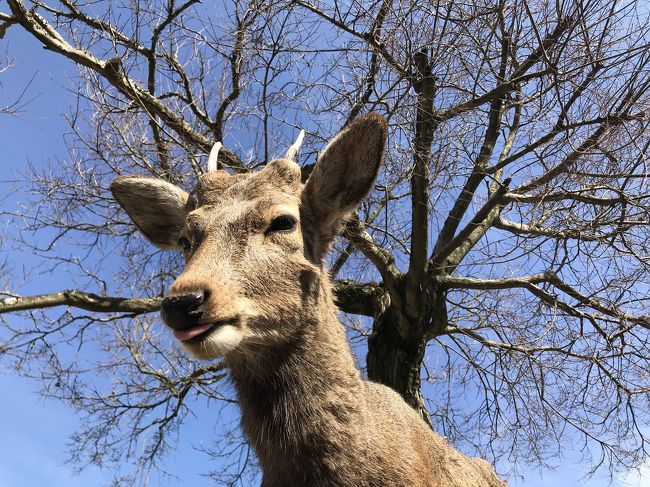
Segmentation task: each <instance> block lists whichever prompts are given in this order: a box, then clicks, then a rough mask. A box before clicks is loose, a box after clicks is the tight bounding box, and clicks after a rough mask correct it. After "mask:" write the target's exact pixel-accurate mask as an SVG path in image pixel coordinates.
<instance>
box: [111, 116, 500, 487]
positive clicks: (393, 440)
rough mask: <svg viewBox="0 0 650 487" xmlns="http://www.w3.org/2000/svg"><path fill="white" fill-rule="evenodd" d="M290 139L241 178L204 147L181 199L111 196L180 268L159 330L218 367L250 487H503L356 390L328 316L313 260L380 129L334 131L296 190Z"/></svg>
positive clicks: (375, 150)
mask: <svg viewBox="0 0 650 487" xmlns="http://www.w3.org/2000/svg"><path fill="white" fill-rule="evenodd" d="M303 134H304V132H301V134H300V136H299V140H297V141H296V143H295V144H294V145H292V146H291V148H290V149H289V151H287V155H286V157H283V158H279V159H276V160H273V161H271V162H269V163H268V164H267V165H266V166H265V167H264V168H263V169H261V170H259V171H255V172H249V173H244V174H230V173H229V172H227V171H225V170H223V169H219V170H217V157H218V151H219V147H220V144H215V147H214V148H213V150H212V151H211V153H210V158H209V160H208V171H207V172H205V173H204V174H202V175H201V176H199V177H198V180H197V183H196V187H195V188H194V190H193V191H192V193H191V194H188V193H187V192H185V191H184V190H182V189H181V188H179V187H177V186H175V185H173V184H171V183H169V182H167V181H164V180H161V179H154V178H148V177H141V176H119V177H117V178H116V179H115V180H114V181H113V182H112V183H111V187H110V189H111V191H112V194H113V195H114V198H115V199H116V200H117V202H118V203H119V204H120V206H121V207H122V208H123V209H124V210H125V211H126V213H127V214H128V216H129V217H130V219H131V221H132V222H133V223H134V224H135V226H136V227H137V228H138V229H139V230H140V231H141V232H142V234H144V236H145V237H146V238H147V239H148V240H149V241H150V242H151V243H152V244H153V245H155V246H157V247H159V248H161V249H170V250H177V251H181V252H183V254H184V258H185V263H186V265H185V268H184V270H183V271H182V273H181V274H180V275H179V276H178V277H177V278H176V279H175V281H174V282H173V283H172V285H171V287H170V288H169V289H168V291H167V293H166V295H165V297H164V299H163V300H162V305H161V316H162V321H163V322H164V323H165V324H166V325H167V326H168V327H169V328H170V329H171V331H172V333H173V336H174V337H175V339H176V340H178V341H179V342H180V345H181V346H182V347H183V348H184V349H185V350H186V351H187V352H189V354H190V355H192V356H194V357H195V358H197V359H203V360H212V359H217V358H220V359H222V360H223V361H224V363H225V364H226V366H227V369H228V372H229V376H230V378H231V380H232V382H233V384H234V389H235V391H236V396H237V400H238V404H239V408H240V412H241V426H242V428H243V431H244V433H245V436H246V438H247V441H249V442H250V444H251V445H252V447H253V448H254V450H255V452H256V455H257V458H258V461H259V465H260V467H261V471H262V487H293V486H309V487H311V486H322V487H334V486H337V487H381V486H384V487H397V486H402V487H404V486H409V487H420V486H421V487H425V486H426V487H451V486H458V487H460V486H472V487H494V486H505V485H506V484H505V483H504V482H502V481H501V480H500V479H499V478H498V477H497V475H496V473H495V471H494V470H493V468H492V467H491V466H490V465H489V464H488V462H487V461H485V460H482V459H478V458H471V457H468V456H465V455H464V454H462V453H460V452H459V451H457V450H455V449H454V448H453V447H452V446H450V445H449V444H448V443H447V441H446V440H445V439H444V438H443V437H441V436H439V435H438V434H437V433H435V432H434V431H433V430H432V429H431V427H430V426H429V425H428V424H427V423H426V422H425V421H424V420H423V419H422V418H421V417H420V415H419V414H418V413H417V412H416V411H415V410H414V409H412V408H411V407H410V406H409V405H407V403H406V402H405V401H404V399H402V397H401V396H400V395H399V394H398V393H397V392H394V391H393V390H392V389H390V388H388V387H386V386H384V385H381V384H378V383H374V382H371V381H369V380H365V379H363V378H362V375H361V372H360V371H359V369H358V368H357V367H356V365H355V362H354V358H353V355H352V352H351V349H350V345H349V343H348V341H347V338H346V334H345V329H344V327H343V325H342V323H341V322H340V321H339V318H338V315H337V313H338V310H337V308H336V306H335V304H334V298H333V292H332V284H331V280H330V277H329V274H328V271H327V269H326V268H325V263H324V258H325V256H326V254H327V252H328V250H329V248H330V246H331V244H332V242H333V240H334V239H335V238H336V237H337V235H338V234H339V233H340V231H341V230H342V226H343V225H344V223H345V221H346V219H347V218H349V217H350V215H351V214H352V213H353V212H354V211H355V210H356V208H357V206H358V205H359V203H360V202H361V201H362V200H363V199H364V198H365V197H366V196H367V194H368V193H369V191H370V189H371V187H372V186H373V184H374V181H375V179H376V177H377V175H378V172H379V169H380V166H381V164H382V160H383V158H384V151H385V145H386V140H387V123H386V121H385V119H384V118H383V117H382V116H380V115H377V114H374V113H373V114H368V115H365V116H363V117H361V118H359V119H357V120H356V121H354V122H352V123H350V124H348V125H347V126H346V127H344V129H343V130H341V131H340V132H339V133H338V134H337V135H336V136H335V137H334V138H333V139H331V140H330V142H329V143H328V144H327V145H326V147H325V149H324V150H322V151H321V152H320V154H319V156H318V158H317V162H316V165H315V166H314V168H313V171H312V173H311V175H310V176H309V178H308V179H307V181H306V182H304V183H303V182H302V181H301V169H300V166H299V165H298V164H297V163H296V162H295V160H294V159H295V155H296V153H297V151H298V149H299V147H300V145H301V142H302V137H303Z"/></svg>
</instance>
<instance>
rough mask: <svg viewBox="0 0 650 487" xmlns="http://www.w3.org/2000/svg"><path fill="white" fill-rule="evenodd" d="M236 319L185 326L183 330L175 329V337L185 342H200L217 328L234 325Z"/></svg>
mask: <svg viewBox="0 0 650 487" xmlns="http://www.w3.org/2000/svg"><path fill="white" fill-rule="evenodd" d="M235 321H236V320H234V319H230V320H219V321H213V322H211V323H204V324H202V325H196V326H192V327H191V328H183V329H182V330H174V337H175V338H176V339H177V340H179V341H181V342H183V343H190V344H191V343H198V342H200V341H202V340H205V339H206V338H207V337H208V335H210V334H211V333H212V332H214V331H215V330H216V329H217V328H220V327H222V326H224V325H232V324H234V322H235Z"/></svg>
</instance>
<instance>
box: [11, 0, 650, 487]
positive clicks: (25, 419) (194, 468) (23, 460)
mask: <svg viewBox="0 0 650 487" xmlns="http://www.w3.org/2000/svg"><path fill="white" fill-rule="evenodd" d="M0 5H1V4H0ZM5 56H6V57H8V58H11V59H13V61H14V63H15V66H14V67H13V68H12V69H10V70H9V71H7V72H5V73H3V74H0V83H1V86H0V107H1V106H6V105H7V104H9V103H12V102H13V101H14V100H15V99H16V97H17V95H19V94H20V92H21V91H22V90H23V88H24V87H25V86H26V85H27V84H28V83H29V81H30V79H32V78H33V80H32V83H31V85H30V86H29V87H28V89H27V94H26V97H25V100H31V102H30V103H28V104H27V106H25V107H24V109H23V111H22V113H20V114H19V115H18V116H16V117H14V116H8V115H0V144H1V147H2V159H0V198H3V197H5V196H7V199H6V200H5V201H4V203H3V204H4V205H5V207H10V206H12V205H13V204H15V203H16V202H18V201H19V199H20V197H21V195H20V194H15V193H12V192H11V188H12V187H11V184H10V183H9V181H11V180H13V179H16V178H17V174H18V172H19V171H20V170H21V169H24V168H25V165H26V164H27V162H28V161H31V162H32V163H34V164H35V165H42V164H44V163H47V162H48V161H51V160H53V159H55V158H56V157H57V156H59V157H65V155H66V151H65V145H64V142H63V133H64V132H65V131H66V128H67V125H66V122H65V120H64V118H63V114H65V113H66V112H67V111H68V108H69V107H70V106H71V105H72V103H73V102H74V97H73V95H72V94H71V93H69V92H68V91H67V89H66V88H69V87H71V86H72V82H71V81H69V79H68V78H69V77H70V76H74V73H75V70H74V67H72V66H71V65H70V64H69V62H67V61H64V60H63V59H62V58H60V57H59V56H58V55H56V54H53V53H50V52H48V51H45V50H43V49H42V48H41V47H40V46H39V45H38V43H36V42H34V41H33V40H32V39H31V38H29V37H27V36H26V35H24V34H22V33H21V32H19V31H18V29H9V31H8V33H7V35H6V37H5V38H4V39H3V40H0V58H3V57H5ZM0 201H1V200H0ZM0 223H4V222H0ZM6 255H7V252H6V249H2V258H4V257H5V256H6ZM9 256H10V258H11V260H12V261H13V265H14V267H15V268H20V267H21V265H22V264H26V265H29V259H30V256H28V255H24V254H10V255H9ZM10 286H11V290H12V291H16V292H19V293H22V294H35V293H40V292H52V291H57V290H61V289H65V288H68V287H73V283H71V282H66V276H65V275H63V276H56V279H51V278H49V276H39V277H37V278H34V279H31V280H30V281H29V282H28V283H26V284H25V283H21V282H12V283H10ZM38 387H39V385H38V384H37V383H35V382H32V381H29V380H28V379H25V378H19V377H17V376H16V375H15V374H12V373H11V371H8V370H6V369H0V390H1V391H2V394H1V395H0V418H2V421H0V425H1V427H0V487H40V486H48V487H58V486H61V487H75V486H82V485H83V486H87V485H106V484H108V483H109V482H110V480H111V478H112V475H111V472H102V471H100V470H98V469H96V468H89V469H87V470H84V471H83V472H82V473H80V474H75V472H74V469H73V467H72V465H69V464H66V463H65V460H66V453H65V450H66V443H67V441H68V437H69V435H70V434H72V433H73V432H74V430H75V429H76V426H77V424H78V421H79V417H78V416H77V415H75V413H74V411H72V410H71V409H70V408H68V407H67V406H65V405H62V404H60V403H57V402H54V401H52V400H45V399H43V398H41V397H40V396H39V395H38V393H37V391H38ZM206 416H207V417H208V418H209V416H210V411H208V410H200V411H197V415H196V417H195V418H194V419H191V420H190V421H189V423H188V424H186V425H185V427H184V428H183V430H182V432H181V438H180V441H179V444H178V450H177V452H176V453H175V454H173V455H170V457H169V458H168V460H167V461H166V465H165V466H166V468H167V469H168V470H169V471H170V472H171V473H172V474H174V475H176V476H177V479H176V480H174V479H167V480H164V481H160V482H162V483H161V484H160V485H169V486H170V487H172V486H182V485H188V486H193V487H203V486H208V485H214V484H213V483H212V482H211V481H210V480H209V479H207V478H205V477H202V476H200V475H199V473H201V472H206V471H208V470H210V469H211V468H216V467H215V466H210V465H209V463H208V459H207V457H206V456H205V455H203V454H202V453H199V452H197V451H196V449H195V448H194V446H196V445H200V444H202V443H203V442H209V435H210V434H211V428H212V425H213V421H212V420H211V419H207V420H205V419H203V420H202V418H205V417H206ZM206 421H207V424H208V425H209V427H208V428H206V427H205V424H206ZM579 458H580V454H579V452H568V453H567V455H566V457H565V458H562V459H558V460H557V461H556V462H555V463H556V465H557V469H556V470H555V471H554V472H544V473H543V474H540V472H538V471H534V470H532V471H526V472H525V479H524V481H521V480H517V479H511V481H510V485H512V486H523V485H526V486H527V487H536V486H545V485H551V486H564V485H567V486H569V485H588V486H594V487H600V486H606V485H613V486H617V487H622V486H629V487H648V486H650V462H648V465H647V468H645V469H644V471H643V475H644V476H645V477H644V479H642V478H639V476H638V474H636V473H631V474H629V475H623V476H620V477H619V478H615V479H613V481H610V479H609V477H607V476H597V477H594V478H591V479H588V480H585V479H584V474H585V469H584V468H583V467H581V466H579V465H578V461H579ZM158 482H159V481H158V480H154V481H153V482H152V485H159V484H158Z"/></svg>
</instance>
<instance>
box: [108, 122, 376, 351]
mask: <svg viewBox="0 0 650 487" xmlns="http://www.w3.org/2000/svg"><path fill="white" fill-rule="evenodd" d="M299 143H300V141H297V143H296V144H294V145H293V146H292V147H291V148H290V149H289V151H288V153H287V157H286V158H282V159H276V160H274V161H272V162H270V163H269V164H267V166H266V167H265V168H264V169H262V170H261V171H258V172H254V173H249V174H240V175H230V174H228V173H226V172H225V171H215V170H210V171H208V172H207V173H205V174H203V175H202V176H201V177H200V178H199V180H198V182H197V185H196V188H195V189H194V191H193V192H192V194H191V195H190V194H188V193H186V192H185V191H183V190H182V189H180V188H178V187H176V186H174V185H172V184H170V183H168V182H166V181H163V180H157V179H151V178H144V177H137V176H131V177H119V178H117V179H115V180H114V181H113V183H112V184H111V191H112V192H113V195H114V196H115V199H116V200H117V201H118V202H119V204H120V205H121V206H122V207H123V208H124V210H126V212H127V213H128V215H129V216H130V217H131V219H132V221H133V223H134V224H135V225H136V226H137V227H138V228H139V229H140V231H141V232H142V233H143V234H144V235H145V237H147V239H149V240H150V241H151V242H152V243H153V244H154V245H156V246H158V247H160V248H162V249H173V250H179V251H181V252H183V255H184V257H185V262H186V266H185V269H184V271H183V272H182V274H181V275H180V276H178V278H177V279H176V280H175V282H174V283H173V285H172V286H171V287H170V289H169V290H168V292H167V294H166V297H165V299H164V300H163V303H162V312H161V314H162V318H163V321H164V322H165V323H166V324H167V325H168V326H169V327H170V328H171V329H172V330H173V332H174V336H175V337H176V338H177V339H178V340H180V342H181V343H182V345H183V347H184V348H186V349H187V350H188V351H189V352H190V353H191V354H193V355H194V356H196V357H198V358H204V359H207V358H215V357H219V356H225V355H228V354H230V353H234V352H243V353H245V352H247V351H248V352H251V353H254V352H255V347H256V346H260V345H263V346H268V345H269V344H279V345H281V344H283V343H287V342H289V341H291V340H292V338H293V337H295V336H297V335H298V334H300V333H301V332H302V328H303V327H304V326H308V325H307V324H308V323H310V322H311V321H312V320H313V317H314V314H315V313H316V314H317V313H318V312H319V311H318V309H314V306H316V307H318V306H317V303H318V302H319V300H321V301H322V300H323V296H322V295H323V294H328V293H329V292H330V288H329V284H328V283H329V281H328V278H327V273H326V271H324V270H323V265H322V264H323V257H324V254H325V253H326V252H327V249H328V248H329V245H330V244H331V242H332V240H333V239H334V237H335V236H336V235H337V234H338V232H339V231H340V228H341V225H342V223H343V221H344V220H345V218H346V217H347V216H348V215H349V214H350V213H351V212H352V211H353V210H354V209H355V208H356V206H357V205H358V204H359V202H360V201H361V200H362V199H363V198H364V197H365V196H366V194H367V193H368V191H369V190H370V188H371V186H372V184H373V182H374V180H375V177H376V176H377V172H378V170H379V166H380V164H381V161H382V159H383V153H384V146H385V143H386V122H385V121H384V119H383V118H382V117H380V116H379V115H376V114H370V115H367V116H365V117H363V118H361V119H359V120H357V121H355V122H354V123H352V124H350V125H349V126H348V127H347V128H345V129H344V130H343V131H341V132H340V133H339V134H338V135H337V136H336V137H334V139H332V140H331V141H330V143H329V144H328V145H327V146H326V148H325V149H324V150H323V152H322V153H321V154H320V156H319V158H318V162H317V164H316V166H315V168H314V170H313V172H312V174H311V176H310V178H309V179H308V181H307V182H306V183H305V184H303V183H301V178H300V175H301V174H300V167H299V166H298V165H297V164H296V163H295V162H294V161H293V157H294V156H295V154H296V152H297V150H298V146H299ZM217 150H218V149H217ZM215 157H216V156H215V154H214V153H213V154H211V157H210V161H209V164H208V165H209V167H210V169H216V161H215ZM325 300H326V301H328V302H331V298H330V297H329V296H326V297H325Z"/></svg>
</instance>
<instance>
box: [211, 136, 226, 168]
mask: <svg viewBox="0 0 650 487" xmlns="http://www.w3.org/2000/svg"><path fill="white" fill-rule="evenodd" d="M221 147H223V146H222V145H221V142H216V143H215V144H214V145H213V146H212V150H211V151H210V156H209V157H208V172H212V171H216V170H217V158H218V157H219V150H220V149H221Z"/></svg>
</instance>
